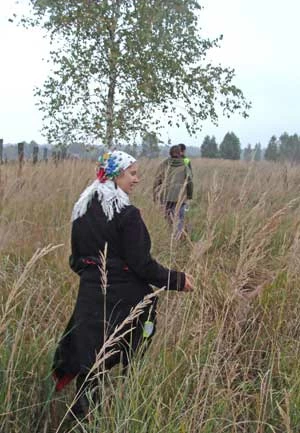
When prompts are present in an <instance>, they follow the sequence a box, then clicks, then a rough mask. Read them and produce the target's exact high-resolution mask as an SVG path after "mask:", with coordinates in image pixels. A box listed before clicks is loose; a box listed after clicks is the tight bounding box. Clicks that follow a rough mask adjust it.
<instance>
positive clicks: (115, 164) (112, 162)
mask: <svg viewBox="0 0 300 433" xmlns="http://www.w3.org/2000/svg"><path fill="white" fill-rule="evenodd" d="M134 162H136V159H135V158H133V156H131V155H129V154H128V153H126V152H122V151H121V150H114V151H113V152H107V153H104V154H103V155H101V156H100V157H99V159H98V167H97V179H98V180H99V181H100V182H101V183H104V182H106V181H107V180H109V179H110V180H113V179H115V178H116V177H117V176H119V175H120V174H121V173H122V171H124V170H126V169H127V168H128V167H130V166H131V165H132V164H133V163H134Z"/></svg>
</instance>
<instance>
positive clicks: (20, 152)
mask: <svg viewBox="0 0 300 433" xmlns="http://www.w3.org/2000/svg"><path fill="white" fill-rule="evenodd" d="M18 161H19V173H18V175H19V176H20V175H21V173H22V166H23V163H24V141H22V142H21V143H18Z"/></svg>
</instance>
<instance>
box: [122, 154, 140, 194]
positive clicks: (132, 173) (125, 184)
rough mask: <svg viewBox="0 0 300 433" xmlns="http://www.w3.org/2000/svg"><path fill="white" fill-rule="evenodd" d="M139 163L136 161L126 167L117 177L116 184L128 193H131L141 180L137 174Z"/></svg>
mask: <svg viewBox="0 0 300 433" xmlns="http://www.w3.org/2000/svg"><path fill="white" fill-rule="evenodd" d="M137 169H138V166H137V163H136V162H134V163H133V164H132V165H131V166H130V167H128V168H126V170H124V171H123V173H122V174H120V176H118V177H116V184H117V185H118V187H119V188H121V189H122V190H123V191H124V192H126V193H127V194H130V193H131V192H132V190H133V188H134V187H135V185H136V184H137V183H138V182H139V181H140V180H139V178H138V175H137Z"/></svg>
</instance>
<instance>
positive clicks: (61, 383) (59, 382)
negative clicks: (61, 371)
mask: <svg viewBox="0 0 300 433" xmlns="http://www.w3.org/2000/svg"><path fill="white" fill-rule="evenodd" d="M75 376H76V375H75V374H65V375H64V376H63V377H61V378H60V379H59V378H58V377H57V376H56V374H55V373H53V378H54V380H55V382H56V385H55V391H61V390H62V389H63V388H64V387H65V386H67V385H68V383H70V382H71V381H72V380H73V379H74V377H75Z"/></svg>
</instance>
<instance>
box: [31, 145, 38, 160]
mask: <svg viewBox="0 0 300 433" xmlns="http://www.w3.org/2000/svg"><path fill="white" fill-rule="evenodd" d="M38 159H39V146H38V145H37V144H36V145H34V146H33V150H32V162H33V164H36V163H37V162H38Z"/></svg>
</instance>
